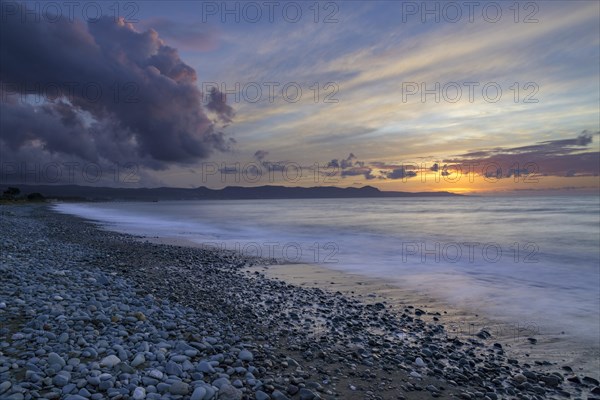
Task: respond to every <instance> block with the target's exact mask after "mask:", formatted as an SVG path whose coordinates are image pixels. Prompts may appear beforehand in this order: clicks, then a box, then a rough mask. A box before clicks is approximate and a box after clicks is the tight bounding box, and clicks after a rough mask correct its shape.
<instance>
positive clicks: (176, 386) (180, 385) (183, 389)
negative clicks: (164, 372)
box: [169, 382, 190, 395]
mask: <svg viewBox="0 0 600 400" xmlns="http://www.w3.org/2000/svg"><path fill="white" fill-rule="evenodd" d="M189 391H190V385H188V384H187V383H185V382H175V383H173V384H172V385H171V387H170V388H169V393H171V394H176V395H186V394H188V392H189Z"/></svg>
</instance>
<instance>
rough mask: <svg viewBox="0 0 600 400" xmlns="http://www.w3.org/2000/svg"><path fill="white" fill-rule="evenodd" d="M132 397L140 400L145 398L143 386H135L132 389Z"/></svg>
mask: <svg viewBox="0 0 600 400" xmlns="http://www.w3.org/2000/svg"><path fill="white" fill-rule="evenodd" d="M132 397H133V399H134V400H142V399H145V398H146V389H144V388H143V387H139V386H138V387H136V388H135V389H134V391H133V394H132Z"/></svg>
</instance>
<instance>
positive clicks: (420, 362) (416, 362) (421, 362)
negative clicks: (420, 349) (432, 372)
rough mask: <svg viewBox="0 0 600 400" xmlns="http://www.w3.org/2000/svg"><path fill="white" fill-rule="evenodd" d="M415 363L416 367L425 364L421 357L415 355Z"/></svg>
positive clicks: (421, 366)
mask: <svg viewBox="0 0 600 400" xmlns="http://www.w3.org/2000/svg"><path fill="white" fill-rule="evenodd" d="M415 364H416V365H417V367H419V368H423V367H425V365H426V364H425V362H424V361H423V359H422V358H421V357H417V358H416V359H415Z"/></svg>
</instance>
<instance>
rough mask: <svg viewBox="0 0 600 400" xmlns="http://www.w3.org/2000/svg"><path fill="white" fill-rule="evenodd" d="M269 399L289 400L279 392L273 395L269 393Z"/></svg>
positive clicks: (276, 391)
mask: <svg viewBox="0 0 600 400" xmlns="http://www.w3.org/2000/svg"><path fill="white" fill-rule="evenodd" d="M271 397H272V398H273V399H274V400H289V399H290V398H289V397H287V396H286V395H285V394H283V393H281V392H280V391H279V390H275V391H273V393H271Z"/></svg>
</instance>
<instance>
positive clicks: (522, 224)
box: [55, 196, 600, 346]
mask: <svg viewBox="0 0 600 400" xmlns="http://www.w3.org/2000/svg"><path fill="white" fill-rule="evenodd" d="M55 208H56V209H57V210H58V211H60V212H64V213H70V214H75V215H79V216H82V217H85V218H88V219H91V220H94V221H98V222H99V223H100V224H101V225H102V226H103V227H104V228H105V229H109V230H115V231H119V232H125V233H131V234H136V235H144V236H159V237H176V238H184V239H187V240H191V241H193V242H196V243H198V244H201V245H205V246H207V247H215V246H216V247H219V248H224V249H229V250H237V251H240V252H242V253H244V254H247V255H259V256H262V257H272V258H277V259H279V260H283V261H288V262H306V263H315V264H319V265H322V266H323V267H326V268H332V269H336V270H342V271H349V272H352V273H359V274H363V275H366V276H371V277H379V278H384V279H385V280H386V281H387V282H389V283H392V284H398V285H400V286H407V285H408V286H410V287H412V288H414V289H415V290H416V291H419V292H420V293H423V294H427V295H431V296H434V297H437V298H440V299H441V300H444V301H447V302H449V303H451V304H453V305H455V306H457V307H468V308H469V309H475V310H481V312H485V313H488V314H490V315H492V316H494V317H496V318H498V319H500V320H502V321H506V322H507V323H511V324H513V325H519V324H521V325H524V324H531V323H532V322H533V323H535V325H536V326H537V327H538V332H539V333H541V334H551V335H553V334H561V333H562V332H564V334H565V335H570V336H571V338H576V339H577V340H581V341H589V342H590V343H592V344H594V343H595V346H597V345H598V342H599V340H600V339H599V338H600V198H599V197H597V196H582V197H570V196H554V197H501V198H500V197H498V198H491V197H464V198H463V197H461V198H450V197H449V198H399V199H310V200H230V201H177V202H158V203H134V202H123V203H121V202H114V203H82V204H66V203H65V204H57V205H55Z"/></svg>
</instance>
